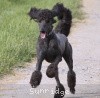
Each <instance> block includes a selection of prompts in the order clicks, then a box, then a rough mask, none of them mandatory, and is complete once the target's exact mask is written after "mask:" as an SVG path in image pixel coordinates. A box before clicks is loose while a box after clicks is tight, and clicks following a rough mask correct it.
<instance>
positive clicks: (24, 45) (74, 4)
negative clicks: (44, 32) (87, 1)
mask: <svg viewBox="0 0 100 98" xmlns="http://www.w3.org/2000/svg"><path fill="white" fill-rule="evenodd" d="M57 2H62V3H63V4H64V5H65V6H66V7H68V8H70V9H71V10H72V13H73V18H78V19H81V18H82V17H81V14H82V11H81V10H80V9H79V8H80V7H81V0H48V1H47V0H0V75H2V74H4V73H7V72H10V71H11V69H12V68H13V66H15V65H16V64H18V63H22V62H28V61H30V60H31V59H32V58H33V57H34V56H35V55H36V53H35V45H36V40H37V37H38V27H37V24H36V23H35V22H33V21H31V22H30V21H29V17H28V16H27V12H28V11H29V10H30V8H31V7H32V6H35V7H38V8H49V9H51V8H52V6H53V5H54V4H56V3H57Z"/></svg>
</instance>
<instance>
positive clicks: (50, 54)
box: [45, 47, 59, 63]
mask: <svg viewBox="0 0 100 98" xmlns="http://www.w3.org/2000/svg"><path fill="white" fill-rule="evenodd" d="M58 54H59V53H58V49H57V48H54V47H50V48H48V49H47V52H46V56H45V59H46V60H47V61H48V62H50V63H51V62H53V61H54V60H55V59H56V57H57V55H58Z"/></svg>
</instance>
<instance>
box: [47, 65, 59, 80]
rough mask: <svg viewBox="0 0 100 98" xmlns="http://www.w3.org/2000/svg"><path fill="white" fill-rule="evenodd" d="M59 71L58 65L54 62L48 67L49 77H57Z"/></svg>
mask: <svg viewBox="0 0 100 98" xmlns="http://www.w3.org/2000/svg"><path fill="white" fill-rule="evenodd" d="M57 71H58V67H56V66H55V65H53V64H50V65H49V66H48V68H47V71H46V75H47V76H48V77H49V78H53V77H55V74H56V73H57Z"/></svg>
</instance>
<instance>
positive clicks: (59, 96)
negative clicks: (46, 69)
mask: <svg viewBox="0 0 100 98" xmlns="http://www.w3.org/2000/svg"><path fill="white" fill-rule="evenodd" d="M55 91H56V92H55V95H54V98H63V97H64V95H65V88H64V86H63V85H62V84H60V85H59V86H56V90H55Z"/></svg>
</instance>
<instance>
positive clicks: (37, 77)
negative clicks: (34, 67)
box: [30, 71, 42, 88]
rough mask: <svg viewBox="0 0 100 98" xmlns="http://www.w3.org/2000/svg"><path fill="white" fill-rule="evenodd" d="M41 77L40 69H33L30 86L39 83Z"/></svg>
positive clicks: (35, 85) (34, 86)
mask: <svg viewBox="0 0 100 98" xmlns="http://www.w3.org/2000/svg"><path fill="white" fill-rule="evenodd" d="M41 78H42V73H41V72H40V71H34V72H33V73H32V76H31V79H30V84H31V86H32V87H33V88H36V87H37V86H38V85H39V84H40V82H41Z"/></svg>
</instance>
